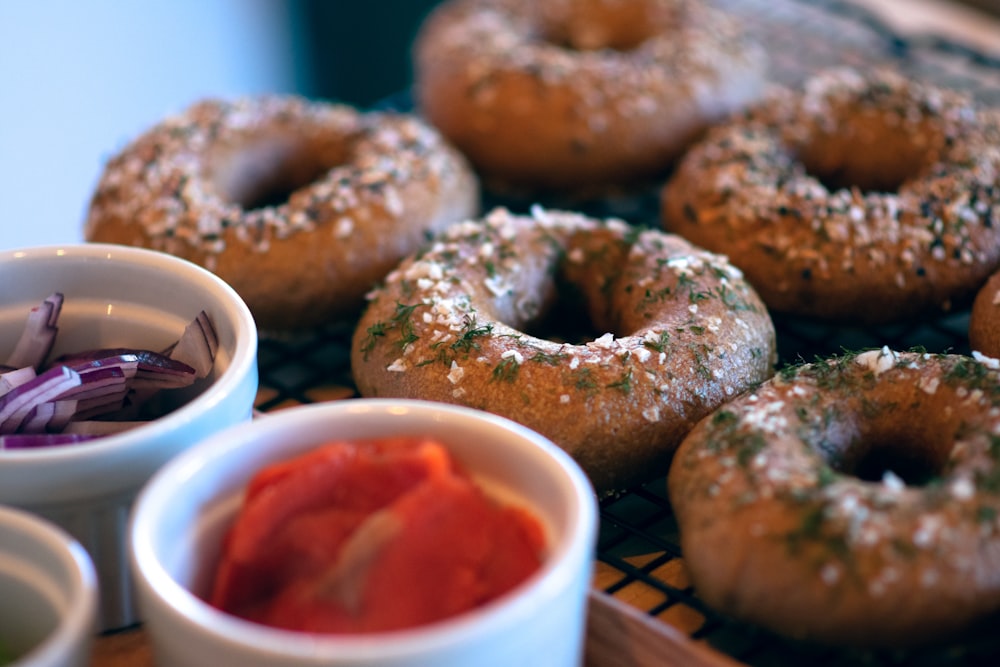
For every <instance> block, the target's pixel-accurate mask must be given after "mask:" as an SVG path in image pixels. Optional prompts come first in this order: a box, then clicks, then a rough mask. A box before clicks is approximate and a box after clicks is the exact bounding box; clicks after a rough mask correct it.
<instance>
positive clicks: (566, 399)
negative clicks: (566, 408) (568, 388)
mask: <svg viewBox="0 0 1000 667" xmlns="http://www.w3.org/2000/svg"><path fill="white" fill-rule="evenodd" d="M569 400H570V399H569V394H560V395H559V402H560V403H562V404H563V405H566V404H568V403H569Z"/></svg>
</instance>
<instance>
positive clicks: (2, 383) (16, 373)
mask: <svg viewBox="0 0 1000 667" xmlns="http://www.w3.org/2000/svg"><path fill="white" fill-rule="evenodd" d="M37 375H38V374H37V373H36V372H35V369H34V367H32V366H25V367H24V368H18V369H16V370H12V371H7V372H6V373H4V374H2V375H0V394H6V393H7V392H8V391H10V390H11V389H13V388H14V387H16V386H18V385H21V384H24V383H25V382H27V381H28V380H34V379H35V377H36V376H37Z"/></svg>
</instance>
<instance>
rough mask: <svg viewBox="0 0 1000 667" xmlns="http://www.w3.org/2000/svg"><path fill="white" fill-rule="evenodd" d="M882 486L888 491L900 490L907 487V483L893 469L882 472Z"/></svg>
mask: <svg viewBox="0 0 1000 667" xmlns="http://www.w3.org/2000/svg"><path fill="white" fill-rule="evenodd" d="M882 486H883V487H885V489H886V490H887V491H893V492H898V491H902V490H903V489H905V488H906V483H905V482H904V481H903V480H902V479H901V478H900V477H899V475H897V474H896V473H894V472H893V471H891V470H886V471H885V472H884V473H882Z"/></svg>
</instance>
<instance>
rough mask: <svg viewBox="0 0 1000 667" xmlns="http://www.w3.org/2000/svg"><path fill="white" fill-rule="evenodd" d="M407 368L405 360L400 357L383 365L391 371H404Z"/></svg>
mask: <svg viewBox="0 0 1000 667" xmlns="http://www.w3.org/2000/svg"><path fill="white" fill-rule="evenodd" d="M406 369H407V366H406V360H405V359H403V358H402V357H400V358H399V359H396V360H395V361H394V362H392V363H391V364H389V365H388V366H386V367H385V370H387V371H392V372H393V373H405V372H406Z"/></svg>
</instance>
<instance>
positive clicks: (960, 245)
mask: <svg viewBox="0 0 1000 667" xmlns="http://www.w3.org/2000/svg"><path fill="white" fill-rule="evenodd" d="M998 176H1000V114H998V113H997V112H996V111H991V110H987V109H979V108H977V106H976V105H975V104H974V103H973V101H972V99H971V98H969V97H967V96H965V95H963V94H960V93H957V92H953V91H948V90H944V89H941V88H939V87H936V86H933V85H930V84H927V83H925V82H921V81H918V80H915V79H911V78H908V77H906V76H904V75H902V74H900V73H899V72H896V71H894V70H891V69H883V70H875V71H871V72H859V71H857V70H852V69H843V68H841V69H834V70H828V71H825V72H821V73H818V74H816V75H815V76H814V77H812V78H811V79H809V80H808V81H807V82H806V83H805V84H804V85H803V86H802V88H800V89H781V90H778V91H775V92H774V93H773V94H772V95H770V96H769V97H768V98H767V99H766V100H765V101H763V102H761V103H760V104H758V105H755V106H753V107H752V108H751V109H749V110H748V111H746V112H745V113H743V114H739V115H737V116H735V117H734V118H733V119H731V120H730V121H729V122H726V123H723V124H721V125H720V126H718V127H717V128H714V129H713V130H712V131H711V132H710V133H709V134H708V136H706V137H705V139H704V140H703V141H702V142H700V143H698V144H697V145H696V146H695V147H693V148H692V149H691V150H690V151H689V152H688V153H687V154H686V155H685V157H684V158H683V160H682V161H681V163H680V165H679V167H678V169H677V171H676V173H675V174H674V175H673V177H672V178H671V180H670V181H669V183H668V184H667V185H666V187H665V188H664V189H663V193H662V209H663V223H664V226H665V228H666V229H667V230H669V231H671V232H673V233H676V234H681V235H682V236H684V237H685V238H688V239H690V240H691V241H692V242H693V243H696V244H698V245H701V246H702V247H705V248H707V249H709V250H712V251H714V252H719V253H722V254H724V255H726V256H728V257H729V259H730V261H732V262H733V263H734V264H735V265H736V266H738V267H740V268H741V269H742V270H743V271H744V273H745V274H746V276H747V279H748V280H749V281H750V283H751V284H752V285H753V286H754V287H755V288H756V289H757V291H758V293H759V294H760V295H761V298H762V299H764V302H765V303H766V304H767V305H768V308H769V309H770V310H771V312H772V313H788V314H793V315H802V316H809V317H815V318H821V319H824V320H828V321H836V322H849V323H853V324H859V323H860V324H863V323H870V324H880V323H887V322H896V321H902V320H909V319H913V318H918V317H923V316H932V315H936V314H940V313H942V312H949V311H953V310H955V309H957V308H959V307H967V306H968V304H969V303H970V302H971V300H972V297H973V296H974V295H975V292H976V290H977V289H978V288H979V286H980V285H982V283H983V282H984V281H985V280H986V278H987V277H988V276H989V275H990V274H991V273H993V271H994V270H995V269H996V267H997V264H998V262H1000V188H998V187H997V178H998Z"/></svg>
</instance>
